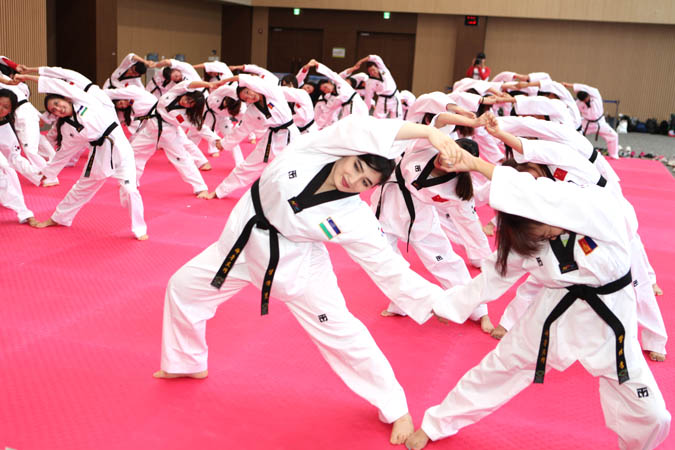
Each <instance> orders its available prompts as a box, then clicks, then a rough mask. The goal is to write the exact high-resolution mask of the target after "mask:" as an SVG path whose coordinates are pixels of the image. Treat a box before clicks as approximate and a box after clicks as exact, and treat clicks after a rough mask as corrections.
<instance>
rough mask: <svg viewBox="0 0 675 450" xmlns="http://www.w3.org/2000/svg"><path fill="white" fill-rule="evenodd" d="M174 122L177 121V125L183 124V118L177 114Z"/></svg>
mask: <svg viewBox="0 0 675 450" xmlns="http://www.w3.org/2000/svg"><path fill="white" fill-rule="evenodd" d="M176 120H177V121H178V123H183V122H185V118H184V117H183V116H182V115H181V114H178V115H177V116H176Z"/></svg>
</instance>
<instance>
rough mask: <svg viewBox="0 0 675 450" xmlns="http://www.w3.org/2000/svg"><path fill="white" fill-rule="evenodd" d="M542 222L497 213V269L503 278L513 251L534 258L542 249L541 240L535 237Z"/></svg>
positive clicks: (500, 212)
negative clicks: (536, 229) (535, 232)
mask: <svg viewBox="0 0 675 450" xmlns="http://www.w3.org/2000/svg"><path fill="white" fill-rule="evenodd" d="M540 225H542V224H541V222H537V221H536V220H532V219H528V218H526V217H521V216H516V215H515V214H509V213H505V212H502V211H498V212H497V232H496V234H497V236H496V238H497V261H496V262H495V268H496V269H497V272H499V274H500V275H501V276H505V275H506V269H507V266H508V264H507V262H508V259H509V253H511V251H512V250H513V251H514V252H516V253H517V254H519V255H521V256H534V255H535V254H537V252H538V251H539V250H540V249H541V247H542V245H543V244H542V242H543V241H541V240H538V239H537V238H536V237H535V234H534V231H535V228H536V227H538V226H540Z"/></svg>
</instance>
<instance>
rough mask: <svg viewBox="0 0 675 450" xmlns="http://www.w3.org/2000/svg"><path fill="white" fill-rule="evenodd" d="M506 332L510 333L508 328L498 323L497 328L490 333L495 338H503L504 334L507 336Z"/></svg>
mask: <svg viewBox="0 0 675 450" xmlns="http://www.w3.org/2000/svg"><path fill="white" fill-rule="evenodd" d="M506 333H508V331H506V328H504V327H503V326H501V325H497V328H495V329H494V330H492V333H490V336H492V337H493V338H495V339H501V338H503V337H504V336H506Z"/></svg>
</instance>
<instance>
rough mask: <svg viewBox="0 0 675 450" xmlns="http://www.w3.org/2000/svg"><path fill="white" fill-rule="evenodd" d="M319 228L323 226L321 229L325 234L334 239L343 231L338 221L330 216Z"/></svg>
mask: <svg viewBox="0 0 675 450" xmlns="http://www.w3.org/2000/svg"><path fill="white" fill-rule="evenodd" d="M319 228H321V231H323V234H325V235H326V237H327V238H328V239H333V238H334V237H335V236H337V235H338V234H340V233H342V231H340V228H338V226H337V225H336V223H335V222H334V221H333V219H332V218H330V217H329V218H327V219H326V220H324V221H323V222H321V223H320V224H319Z"/></svg>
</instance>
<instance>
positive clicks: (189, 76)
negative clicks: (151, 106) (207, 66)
mask: <svg viewBox="0 0 675 450" xmlns="http://www.w3.org/2000/svg"><path fill="white" fill-rule="evenodd" d="M170 61H171V65H170V66H169V67H171V69H176V70H178V71H180V73H182V74H183V80H182V81H185V80H189V81H198V80H201V79H202V77H200V76H199V74H198V73H197V71H196V70H195V68H194V67H192V64H188V63H186V62H183V61H178V60H177V59H171V60H170ZM175 85H176V83H175V82H173V81H171V79H168V80H166V79H165V78H164V75H163V71H162V70H158V71H157V72H156V73H155V75H154V76H153V77H152V78H150V81H148V83H147V84H146V85H145V90H146V91H148V92H150V93H151V94H152V95H154V96H155V97H157V99H158V100H159V98H160V97H161V96H162V95H164V94H166V93H167V92H168V91H169V90H170V89H171V88H172V87H174V86H175Z"/></svg>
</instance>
